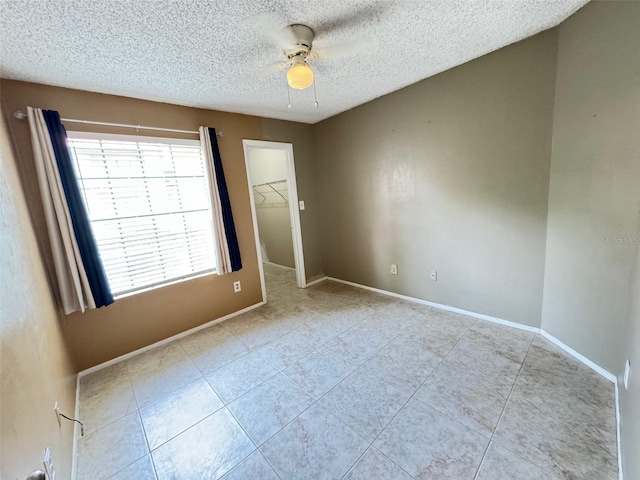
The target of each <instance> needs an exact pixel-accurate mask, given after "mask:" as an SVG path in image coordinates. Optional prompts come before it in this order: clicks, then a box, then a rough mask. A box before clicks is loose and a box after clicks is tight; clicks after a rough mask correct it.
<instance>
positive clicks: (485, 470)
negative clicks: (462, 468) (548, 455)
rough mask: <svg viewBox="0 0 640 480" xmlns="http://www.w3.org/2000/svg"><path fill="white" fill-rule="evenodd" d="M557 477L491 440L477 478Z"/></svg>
mask: <svg viewBox="0 0 640 480" xmlns="http://www.w3.org/2000/svg"><path fill="white" fill-rule="evenodd" d="M559 478H562V477H556V476H554V475H551V474H550V473H549V472H545V471H544V470H542V469H541V468H538V467H536V466H535V465H533V464H532V463H530V462H527V461H526V460H524V459H522V458H520V457H518V456H517V455H515V454H513V453H511V452H510V451H509V450H507V449H506V448H502V447H501V446H500V445H498V444H496V443H493V442H491V445H489V449H488V450H487V454H486V456H485V458H484V460H483V461H482V466H481V467H480V471H479V472H478V476H477V477H476V480H513V479H518V480H555V479H559Z"/></svg>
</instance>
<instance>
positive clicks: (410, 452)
mask: <svg viewBox="0 0 640 480" xmlns="http://www.w3.org/2000/svg"><path fill="white" fill-rule="evenodd" d="M488 444H489V439H488V438H487V437H484V436H482V435H480V434H479V433H477V432H475V431H474V430H471V429H470V428H467V427H465V426H464V425H462V424H460V423H458V422H456V421H454V420H452V419H450V418H449V417H447V416H446V415H444V414H442V413H440V412H438V411H436V410H434V409H432V408H431V407H429V406H427V405H425V404H423V403H421V402H418V401H417V400H411V401H409V403H408V404H407V405H406V406H405V407H404V408H403V409H402V410H401V411H400V413H398V415H397V416H396V417H395V418H394V419H393V421H392V422H391V423H390V424H389V426H387V428H386V429H385V430H384V431H383V432H382V434H380V436H379V437H378V439H377V440H376V441H375V442H374V443H373V446H374V447H376V448H377V449H378V450H380V451H381V452H382V453H384V454H385V455H386V456H387V457H389V458H390V459H391V460H392V461H393V462H395V463H396V464H397V465H399V466H400V467H401V468H402V469H403V470H405V471H406V472H407V473H409V474H410V475H412V476H413V477H415V478H417V479H425V480H426V479H432V478H440V479H451V480H473V477H474V475H475V474H476V471H477V470H478V467H479V466H480V462H481V461H482V457H483V455H484V452H485V449H486V448H487V445H488Z"/></svg>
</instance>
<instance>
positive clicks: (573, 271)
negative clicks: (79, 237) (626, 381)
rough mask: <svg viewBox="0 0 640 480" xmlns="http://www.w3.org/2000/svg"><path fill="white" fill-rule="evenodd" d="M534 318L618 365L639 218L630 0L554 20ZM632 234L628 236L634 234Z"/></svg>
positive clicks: (636, 16) (610, 366)
mask: <svg viewBox="0 0 640 480" xmlns="http://www.w3.org/2000/svg"><path fill="white" fill-rule="evenodd" d="M557 77H558V78H557V86H556V100H555V113H554V126H553V154H552V160H551V183H550V191H549V222H548V227H547V259H546V271H545V286H544V304H543V309H542V327H543V328H544V329H545V330H547V331H548V332H549V333H551V334H552V335H554V336H555V337H557V338H559V339H560V340H562V341H563V342H565V343H566V344H568V345H569V346H570V347H572V348H574V349H575V350H577V351H578V352H580V353H581V354H583V355H585V356H586V357H587V358H589V359H590V360H592V361H594V362H595V363H597V364H598V365H600V366H602V367H604V368H605V369H607V370H609V371H610V372H614V373H618V372H620V370H621V369H622V366H623V362H624V358H623V352H624V347H625V344H626V337H627V322H628V304H629V302H628V298H629V282H630V276H631V269H632V265H633V262H634V255H635V248H636V245H634V243H633V241H632V242H631V243H627V240H625V238H626V239H631V240H633V238H634V236H635V235H637V232H638V225H639V222H640V218H639V216H638V212H639V210H640V108H639V105H640V3H637V2H593V3H590V4H589V5H587V6H586V7H585V8H583V9H582V10H580V11H579V12H578V13H576V14H575V15H574V16H572V17H571V18H569V19H568V20H567V21H566V22H564V23H563V24H562V25H561V26H560V36H559V51H558V74H557ZM636 241H637V239H636Z"/></svg>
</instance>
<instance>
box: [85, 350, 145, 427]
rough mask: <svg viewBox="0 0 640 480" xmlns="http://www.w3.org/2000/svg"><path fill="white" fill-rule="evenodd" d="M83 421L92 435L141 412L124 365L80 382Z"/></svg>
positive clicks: (103, 371) (119, 364)
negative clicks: (127, 416)
mask: <svg viewBox="0 0 640 480" xmlns="http://www.w3.org/2000/svg"><path fill="white" fill-rule="evenodd" d="M79 399H80V408H79V412H80V418H81V419H82V422H83V423H84V429H85V433H86V434H89V433H91V432H93V431H95V430H98V429H100V428H102V427H104V426H105V425H108V424H109V423H111V422H113V421H115V420H118V419H120V418H122V417H124V416H126V415H128V414H129V413H132V412H135V411H136V409H137V405H136V398H135V396H134V394H133V387H132V386H131V381H130V380H129V373H128V371H127V366H126V364H125V363H124V362H121V363H117V364H115V365H112V366H109V367H107V368H103V369H102V370H99V371H97V372H95V373H93V374H90V375H88V376H86V377H82V378H81V379H80V395H79Z"/></svg>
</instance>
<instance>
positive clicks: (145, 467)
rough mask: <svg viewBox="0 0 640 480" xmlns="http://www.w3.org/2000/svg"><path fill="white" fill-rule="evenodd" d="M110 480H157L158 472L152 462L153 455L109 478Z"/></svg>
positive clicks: (146, 456)
mask: <svg viewBox="0 0 640 480" xmlns="http://www.w3.org/2000/svg"><path fill="white" fill-rule="evenodd" d="M109 480H156V471H155V469H154V468H153V463H152V462H151V455H145V456H144V457H142V458H141V459H140V460H137V461H136V462H134V463H132V464H131V465H129V466H128V467H127V468H125V469H124V470H120V471H119V472H118V473H116V474H115V475H114V476H112V477H109Z"/></svg>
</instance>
